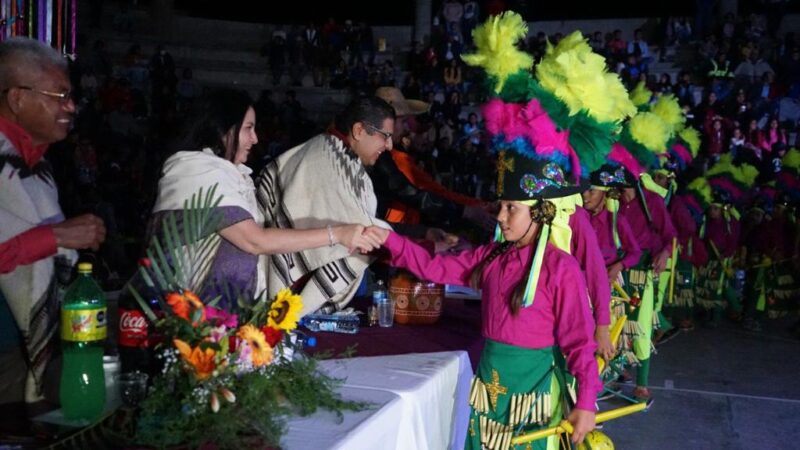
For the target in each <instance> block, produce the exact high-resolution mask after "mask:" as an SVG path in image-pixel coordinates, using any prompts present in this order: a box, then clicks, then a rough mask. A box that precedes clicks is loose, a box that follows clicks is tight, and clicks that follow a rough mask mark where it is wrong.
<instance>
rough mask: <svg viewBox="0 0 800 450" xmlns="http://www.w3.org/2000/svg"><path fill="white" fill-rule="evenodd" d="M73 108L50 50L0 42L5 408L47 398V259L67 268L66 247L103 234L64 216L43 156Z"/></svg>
mask: <svg viewBox="0 0 800 450" xmlns="http://www.w3.org/2000/svg"><path fill="white" fill-rule="evenodd" d="M74 114H75V104H74V103H73V101H72V97H71V85H70V81H69V76H68V74H67V64H66V61H65V60H64V58H63V57H61V55H60V54H58V52H56V51H55V50H53V49H52V48H50V47H48V46H47V45H45V44H42V43H40V42H38V41H35V40H33V39H27V38H14V39H10V40H7V41H4V42H2V43H0V180H1V181H0V242H3V244H2V248H0V251H2V252H3V258H2V259H3V266H4V267H3V268H2V270H0V273H3V274H2V275H0V407H5V408H6V409H5V411H6V412H7V413H8V411H9V410H8V409H7V408H9V404H11V403H20V402H22V401H24V402H26V403H28V404H33V403H36V402H38V401H39V400H42V399H43V398H44V393H45V392H44V391H45V388H46V392H47V394H48V395H47V397H48V400H56V399H57V397H55V396H56V392H57V385H58V372H59V369H60V367H59V366H60V358H57V357H56V356H55V355H58V354H59V351H58V340H57V331H58V323H59V311H60V305H59V299H58V297H57V292H58V289H57V280H56V266H57V260H58V261H59V262H61V261H65V264H64V266H66V270H69V269H70V267H69V266H70V265H71V264H72V263H73V262H74V260H75V259H76V253H75V250H76V249H85V248H94V249H97V247H99V245H100V244H101V243H102V242H103V240H104V239H105V234H106V231H105V227H104V225H103V222H102V220H100V219H99V218H98V217H96V216H94V215H91V214H86V215H83V216H79V217H75V218H72V219H69V220H64V215H63V213H62V212H61V207H60V206H59V204H58V191H57V190H56V185H55V182H54V180H53V176H52V171H51V168H50V165H49V164H48V163H47V161H45V160H44V159H43V157H44V153H45V151H46V150H47V147H48V145H49V144H51V143H53V142H56V141H60V140H62V139H64V138H65V137H66V135H67V133H68V132H69V129H70V127H71V125H72V118H73V115H74ZM57 255H63V256H66V258H57ZM59 265H60V264H59ZM45 374H47V376H45ZM45 380H46V381H47V382H46V383H45ZM30 413H31V414H33V413H35V411H33V410H31V411H30Z"/></svg>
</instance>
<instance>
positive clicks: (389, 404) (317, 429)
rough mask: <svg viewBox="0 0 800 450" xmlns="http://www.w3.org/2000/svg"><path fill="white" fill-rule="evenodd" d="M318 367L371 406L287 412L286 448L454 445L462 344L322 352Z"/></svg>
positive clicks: (465, 383) (461, 397)
mask: <svg viewBox="0 0 800 450" xmlns="http://www.w3.org/2000/svg"><path fill="white" fill-rule="evenodd" d="M320 368H321V370H323V371H324V372H326V373H328V374H329V375H331V376H333V377H336V378H342V379H344V383H343V386H342V387H341V391H340V392H341V394H342V396H343V397H344V398H346V399H350V400H360V401H368V402H371V403H374V404H375V406H376V408H375V409H370V410H367V411H360V412H346V413H345V414H344V418H343V420H342V421H341V422H340V423H339V422H337V419H336V416H335V415H334V414H332V413H330V412H317V413H315V414H313V415H311V416H308V417H304V418H292V419H290V420H289V423H288V431H287V434H286V435H285V436H284V438H283V439H282V441H281V444H282V447H284V448H286V449H287V450H304V449H318V448H330V449H347V450H358V449H365V450H366V449H374V448H376V447H375V445H376V443H380V448H381V449H387V450H389V449H397V450H408V449H415V450H441V449H447V448H450V449H461V448H463V447H464V441H465V439H466V434H467V425H468V422H469V405H468V403H467V402H468V398H467V396H468V395H469V387H470V381H471V379H472V367H471V365H470V361H469V357H468V356H467V353H466V352H465V351H448V352H436V353H412V354H405V355H392V356H373V357H358V358H347V359H336V360H326V361H322V362H321V363H320Z"/></svg>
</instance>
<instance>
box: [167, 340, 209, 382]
mask: <svg viewBox="0 0 800 450" xmlns="http://www.w3.org/2000/svg"><path fill="white" fill-rule="evenodd" d="M172 342H173V343H174V344H175V348H177V349H178V352H180V354H181V359H183V360H184V361H186V362H187V363H189V365H190V366H192V368H193V369H194V375H195V377H196V378H197V379H198V380H201V381H202V380H205V379H206V378H208V377H210V376H211V374H212V372H214V369H216V368H217V365H216V363H215V362H214V357H215V356H216V352H215V351H214V350H212V349H210V348H207V349H205V350H201V349H200V347H199V346H197V347H195V348H192V347H190V346H189V344H187V343H186V342H183V341H182V340H180V339H173V340H172Z"/></svg>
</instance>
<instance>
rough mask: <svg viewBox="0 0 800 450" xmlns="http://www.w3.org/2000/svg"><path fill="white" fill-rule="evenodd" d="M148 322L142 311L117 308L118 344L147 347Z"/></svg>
mask: <svg viewBox="0 0 800 450" xmlns="http://www.w3.org/2000/svg"><path fill="white" fill-rule="evenodd" d="M147 329H148V323H147V317H145V315H144V313H143V312H142V311H139V310H136V309H120V310H119V345H121V346H124V347H142V348H144V347H148V344H149V342H148V339H147V336H148V330H147Z"/></svg>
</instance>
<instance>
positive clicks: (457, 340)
mask: <svg viewBox="0 0 800 450" xmlns="http://www.w3.org/2000/svg"><path fill="white" fill-rule="evenodd" d="M371 304H372V299H358V298H357V299H355V300H354V301H353V302H351V306H354V307H355V308H356V309H357V310H360V311H366V310H367V307H368V306H369V305H371ZM300 329H301V331H303V332H304V333H306V334H308V335H312V336H315V337H316V338H317V346H316V348H314V349H310V351H311V352H312V353H317V354H319V353H323V354H324V353H326V352H327V353H332V354H333V355H338V354H340V353H342V352H343V351H345V350H346V349H348V348H350V347H354V354H353V355H351V356H384V355H400V354H405V353H429V352H443V351H456V350H466V351H467V353H468V354H469V359H470V361H471V362H472V370H475V369H476V367H477V364H478V360H479V359H480V354H481V350H483V344H484V339H483V337H482V336H481V324H480V302H476V301H471V300H463V299H451V298H445V300H444V307H443V308H442V317H441V318H440V319H439V321H438V322H436V323H435V324H433V325H399V324H394V326H392V327H390V328H381V327H377V326H376V327H368V326H365V325H364V324H362V327H361V329H360V330H359V331H358V333H356V334H341V333H330V332H312V331H309V330H307V329H306V328H304V327H300Z"/></svg>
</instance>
